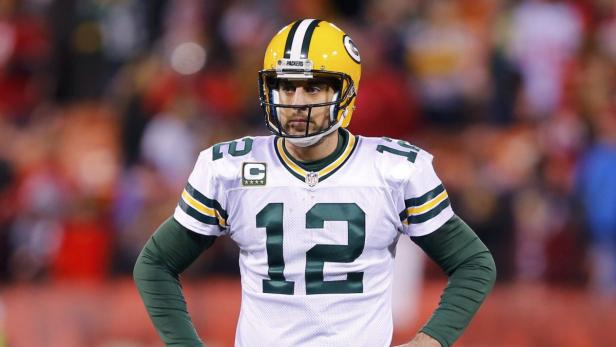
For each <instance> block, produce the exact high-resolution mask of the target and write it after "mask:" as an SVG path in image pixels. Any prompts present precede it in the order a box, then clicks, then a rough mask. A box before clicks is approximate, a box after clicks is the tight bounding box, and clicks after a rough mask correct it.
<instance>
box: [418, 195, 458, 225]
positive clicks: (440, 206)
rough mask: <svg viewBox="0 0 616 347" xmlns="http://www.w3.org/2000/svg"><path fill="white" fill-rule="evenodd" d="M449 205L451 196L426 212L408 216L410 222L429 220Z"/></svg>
mask: <svg viewBox="0 0 616 347" xmlns="http://www.w3.org/2000/svg"><path fill="white" fill-rule="evenodd" d="M447 206H449V198H446V199H445V200H443V201H442V202H441V203H440V204H438V205H436V207H434V208H433V209H431V210H430V211H428V212H426V213H422V214H417V215H412V216H410V217H409V218H408V222H409V224H419V223H423V222H425V221H428V220H430V219H432V218H434V217H436V216H437V215H438V214H439V213H441V211H442V210H444V209H445V208H446V207H447Z"/></svg>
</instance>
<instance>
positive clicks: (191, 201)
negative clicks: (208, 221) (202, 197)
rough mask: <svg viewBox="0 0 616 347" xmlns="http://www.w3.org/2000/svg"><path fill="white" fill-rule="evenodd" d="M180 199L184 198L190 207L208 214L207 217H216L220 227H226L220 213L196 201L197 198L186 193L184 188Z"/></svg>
mask: <svg viewBox="0 0 616 347" xmlns="http://www.w3.org/2000/svg"><path fill="white" fill-rule="evenodd" d="M182 199H184V201H185V202H186V203H187V204H188V205H189V206H190V207H192V208H194V209H195V210H197V211H199V212H201V213H202V214H204V215H206V216H208V217H212V218H216V219H218V224H219V225H220V226H221V227H226V224H227V223H226V221H225V219H224V218H222V216H221V215H220V213H219V212H218V211H217V210H215V209H213V208H210V207H207V206H205V205H204V204H202V203H201V202H199V201H197V199H195V198H193V197H192V196H190V194H188V192H187V191H186V190H184V191H182Z"/></svg>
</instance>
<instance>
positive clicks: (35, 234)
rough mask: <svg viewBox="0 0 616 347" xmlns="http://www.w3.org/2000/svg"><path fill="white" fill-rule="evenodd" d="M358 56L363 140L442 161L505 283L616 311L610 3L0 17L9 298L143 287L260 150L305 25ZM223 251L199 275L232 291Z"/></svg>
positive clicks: (233, 258)
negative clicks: (213, 152)
mask: <svg viewBox="0 0 616 347" xmlns="http://www.w3.org/2000/svg"><path fill="white" fill-rule="evenodd" d="M303 17H306V18H321V19H327V20H329V21H332V22H334V23H336V24H337V25H338V26H340V27H341V28H342V29H343V30H345V31H346V32H347V33H349V34H350V36H351V37H353V39H354V41H355V43H356V44H357V46H358V47H359V50H360V52H361V54H362V78H361V83H360V87H359V97H358V101H357V110H356V112H355V114H354V117H353V122H352V123H351V130H352V131H353V132H354V133H356V134H360V135H367V136H384V135H386V136H389V137H394V138H401V139H405V140H409V141H410V142H412V143H414V144H416V145H418V146H420V147H422V148H424V149H426V150H428V151H430V152H431V153H432V154H434V155H435V166H436V169H437V172H438V173H439V174H440V176H441V178H442V179H443V181H444V182H445V185H446V187H447V189H448V191H449V192H450V195H451V199H452V202H453V207H454V210H455V211H456V212H457V213H458V214H459V215H461V216H462V217H463V218H464V219H465V220H466V221H467V222H468V223H469V224H470V225H471V226H472V227H473V228H474V229H475V231H476V232H477V233H478V234H479V235H480V237H481V238H482V239H483V240H484V242H485V243H486V244H487V246H488V247H489V248H490V249H491V250H492V252H493V254H494V257H495V260H496V262H497V267H498V270H499V281H547V282H554V283H560V284H565V285H576V286H583V287H584V288H588V289H589V290H596V291H597V292H600V293H604V294H606V295H616V78H615V77H616V76H615V72H616V5H615V4H614V2H613V1H611V0H605V1H601V0H578V1H559V0H522V1H511V0H474V1H462V0H458V1H455V0H439V1H429V0H368V1H352V0H317V1H281V0H278V1H277V0H266V1H257V0H252V1H239V0H230V1H201V0H182V1H168V0H82V1H77V0H56V1H54V0H0V283H14V282H20V281H47V280H62V279H87V280H95V281H96V280H105V279H108V278H111V277H113V276H124V275H127V274H130V272H131V270H132V265H133V263H134V260H135V259H136V257H137V255H138V253H139V251H140V249H141V247H142V246H143V244H144V243H145V241H146V240H147V238H148V237H149V236H150V235H151V233H152V232H153V231H154V230H155V228H156V227H157V226H158V225H159V224H160V223H161V222H162V221H163V220H164V219H165V218H167V217H168V216H170V215H171V214H172V211H173V209H174V206H175V205H176V203H177V200H178V198H179V194H180V192H181V190H182V188H183V186H184V184H185V182H186V178H187V176H188V174H189V173H190V171H191V169H192V166H193V164H194V161H195V160H196V157H197V154H198V153H199V151H200V150H202V149H205V148H206V147H208V146H211V145H212V144H214V143H217V142H221V141H226V140H230V139H233V138H236V137H240V136H244V135H248V134H250V135H265V134H267V131H266V128H265V126H264V123H263V117H262V114H261V110H260V108H259V105H258V100H257V98H258V91H257V83H256V81H257V71H258V70H259V69H260V68H261V66H262V59H263V54H264V50H265V47H266V45H267V43H268V40H269V39H270V38H271V37H272V36H273V34H274V33H275V31H276V30H278V29H279V28H280V27H282V26H284V25H286V24H288V23H290V22H291V21H293V20H295V19H297V18H303ZM236 267H237V250H236V249H235V246H234V245H232V244H231V242H230V241H229V240H219V241H218V242H217V246H216V248H215V249H213V250H212V251H211V252H210V251H208V252H206V254H205V256H204V257H202V259H200V260H199V261H198V265H195V266H193V267H192V268H191V271H192V273H194V274H195V275H196V276H199V275H201V274H204V273H208V272H218V273H224V274H229V275H232V276H233V275H235V274H237V268H236Z"/></svg>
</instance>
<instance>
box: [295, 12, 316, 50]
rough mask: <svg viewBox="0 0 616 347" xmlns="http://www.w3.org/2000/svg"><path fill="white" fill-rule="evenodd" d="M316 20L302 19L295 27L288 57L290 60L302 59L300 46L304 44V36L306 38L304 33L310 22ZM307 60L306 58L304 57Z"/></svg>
mask: <svg viewBox="0 0 616 347" xmlns="http://www.w3.org/2000/svg"><path fill="white" fill-rule="evenodd" d="M315 20H316V19H304V20H302V22H301V23H300V24H299V26H298V27H297V30H296V31H295V35H294V36H293V42H292V44H291V56H290V57H289V58H290V59H292V60H298V59H302V57H301V55H302V44H303V42H304V36H306V31H307V30H308V27H309V26H310V24H311V23H312V22H314V21H315ZM305 58H307V57H305Z"/></svg>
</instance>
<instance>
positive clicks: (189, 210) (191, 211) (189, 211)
mask: <svg viewBox="0 0 616 347" xmlns="http://www.w3.org/2000/svg"><path fill="white" fill-rule="evenodd" d="M178 205H179V206H180V208H181V209H182V211H184V212H186V213H187V214H188V215H189V216H191V217H193V218H194V219H196V220H198V221H199V222H201V223H205V224H210V225H218V219H217V218H215V217H210V216H206V215H204V214H203V213H201V212H199V211H197V210H195V209H194V208H192V207H190V206H189V205H188V204H187V203H186V202H184V200H183V199H182V198H180V202H178Z"/></svg>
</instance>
